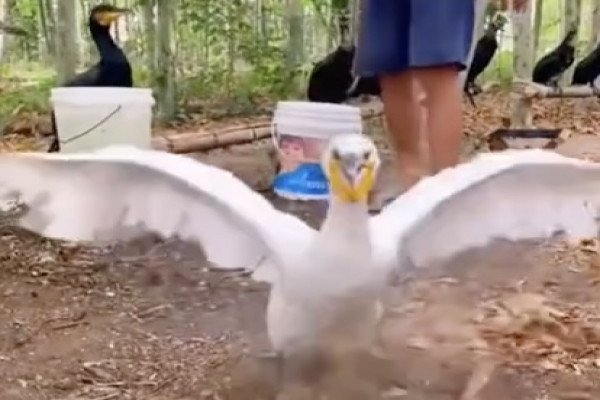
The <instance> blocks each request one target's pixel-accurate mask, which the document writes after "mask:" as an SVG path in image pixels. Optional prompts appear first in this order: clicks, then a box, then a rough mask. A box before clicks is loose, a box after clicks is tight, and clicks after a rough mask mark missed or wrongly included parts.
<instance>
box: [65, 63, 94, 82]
mask: <svg viewBox="0 0 600 400" xmlns="http://www.w3.org/2000/svg"><path fill="white" fill-rule="evenodd" d="M99 78H100V66H99V65H94V66H93V67H91V68H90V69H88V70H87V71H85V72H82V73H80V74H77V75H76V76H74V77H73V79H70V80H69V81H67V82H66V83H65V84H63V86H65V87H72V86H98V81H99Z"/></svg>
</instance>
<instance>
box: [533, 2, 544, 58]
mask: <svg viewBox="0 0 600 400" xmlns="http://www.w3.org/2000/svg"><path fill="white" fill-rule="evenodd" d="M533 12H534V13H535V14H534V16H533V58H534V59H535V57H536V55H537V51H538V48H539V44H540V35H541V34H542V18H543V14H544V2H543V1H542V0H535V10H534V11H533Z"/></svg>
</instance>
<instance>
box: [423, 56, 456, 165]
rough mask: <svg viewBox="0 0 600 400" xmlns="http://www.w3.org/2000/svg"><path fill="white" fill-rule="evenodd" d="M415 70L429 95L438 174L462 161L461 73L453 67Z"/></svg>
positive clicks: (429, 132)
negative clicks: (459, 82) (459, 81)
mask: <svg viewBox="0 0 600 400" xmlns="http://www.w3.org/2000/svg"><path fill="white" fill-rule="evenodd" d="M413 73H414V75H415V76H416V77H417V79H418V80H419V82H420V83H421V86H422V87H423V90H424V91H425V95H426V99H425V107H426V108H427V118H426V121H427V122H426V126H425V131H426V132H427V140H428V142H429V162H430V166H431V169H432V171H431V172H432V173H437V172H438V171H440V170H442V169H444V168H448V167H451V166H454V165H456V164H457V163H458V161H459V156H460V144H461V139H462V129H463V123H462V94H461V92H460V88H459V85H458V79H459V72H458V70H457V69H456V68H454V67H451V66H449V67H435V68H422V69H418V70H414V72H413Z"/></svg>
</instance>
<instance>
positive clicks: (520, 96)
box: [511, 79, 600, 128]
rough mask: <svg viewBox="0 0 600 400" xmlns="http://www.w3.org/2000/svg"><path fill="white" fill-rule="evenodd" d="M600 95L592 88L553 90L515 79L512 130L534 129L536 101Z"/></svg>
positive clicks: (577, 87) (512, 92)
mask: <svg viewBox="0 0 600 400" xmlns="http://www.w3.org/2000/svg"><path fill="white" fill-rule="evenodd" d="M599 94H600V93H599V92H598V91H597V90H595V89H594V88H592V87H590V86H583V85H581V86H565V87H558V88H553V87H549V86H545V85H540V84H539V83H535V82H531V81H526V80H521V79H515V80H514V82H513V84H512V91H511V97H512V98H513V110H512V115H511V128H533V111H532V107H533V102H534V100H536V99H558V98H589V97H595V96H598V95H599Z"/></svg>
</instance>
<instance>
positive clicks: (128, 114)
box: [50, 87, 154, 152]
mask: <svg viewBox="0 0 600 400" xmlns="http://www.w3.org/2000/svg"><path fill="white" fill-rule="evenodd" d="M50 101H51V102H52V105H53V107H54V114H55V118H56V129H57V131H58V139H59V141H60V151H61V152H81V151H93V150H96V149H99V148H102V147H105V146H108V145H114V144H128V145H133V146H136V147H141V148H150V145H151V135H152V133H151V126H152V106H153V105H154V98H153V97H152V90H151V89H145V88H121V87H60V88H54V89H52V93H51V98H50Z"/></svg>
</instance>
